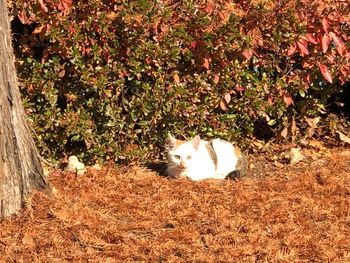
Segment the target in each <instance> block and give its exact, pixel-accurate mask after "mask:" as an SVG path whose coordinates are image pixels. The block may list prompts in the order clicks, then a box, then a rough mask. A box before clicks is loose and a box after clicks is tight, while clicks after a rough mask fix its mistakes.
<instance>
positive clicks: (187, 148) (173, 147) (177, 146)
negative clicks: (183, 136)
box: [165, 135, 201, 170]
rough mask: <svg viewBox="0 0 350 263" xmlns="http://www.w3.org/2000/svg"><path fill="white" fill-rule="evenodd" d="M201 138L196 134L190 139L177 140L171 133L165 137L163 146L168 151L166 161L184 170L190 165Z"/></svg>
mask: <svg viewBox="0 0 350 263" xmlns="http://www.w3.org/2000/svg"><path fill="white" fill-rule="evenodd" d="M200 141H201V138H200V137H199V136H198V135H197V136H195V137H194V138H193V139H192V140H190V141H183V140H177V139H176V138H174V137H173V136H171V135H168V138H167V139H166V143H165V147H166V149H167V151H168V162H169V164H172V165H174V164H175V165H177V166H178V167H179V168H180V169H183V170H186V169H188V168H189V167H191V164H192V163H193V162H194V159H195V157H196V154H197V150H198V148H199V143H200Z"/></svg>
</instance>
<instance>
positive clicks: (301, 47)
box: [297, 39, 309, 55]
mask: <svg viewBox="0 0 350 263" xmlns="http://www.w3.org/2000/svg"><path fill="white" fill-rule="evenodd" d="M297 45H298V48H299V50H300V53H301V55H309V50H308V49H307V43H306V41H305V40H302V39H299V40H298V42H297Z"/></svg>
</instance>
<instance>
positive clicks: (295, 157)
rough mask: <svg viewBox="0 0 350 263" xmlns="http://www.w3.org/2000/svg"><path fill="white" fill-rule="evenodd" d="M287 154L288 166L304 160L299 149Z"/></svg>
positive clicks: (293, 149) (291, 150)
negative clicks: (288, 155)
mask: <svg viewBox="0 0 350 263" xmlns="http://www.w3.org/2000/svg"><path fill="white" fill-rule="evenodd" d="M289 154H290V164H296V163H298V162H300V161H301V160H303V159H304V158H305V157H304V155H303V154H302V153H301V150H300V149H299V148H292V149H290V153H289Z"/></svg>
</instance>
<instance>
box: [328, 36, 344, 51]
mask: <svg viewBox="0 0 350 263" xmlns="http://www.w3.org/2000/svg"><path fill="white" fill-rule="evenodd" d="M329 36H330V37H331V38H332V39H333V41H334V43H335V45H336V46H337V51H338V53H339V55H341V56H342V55H344V53H345V45H344V42H343V40H342V39H341V38H340V37H338V36H337V35H336V34H334V33H333V32H330V33H329Z"/></svg>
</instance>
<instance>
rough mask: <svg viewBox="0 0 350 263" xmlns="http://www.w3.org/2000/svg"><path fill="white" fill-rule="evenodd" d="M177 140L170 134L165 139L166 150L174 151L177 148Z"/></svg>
mask: <svg viewBox="0 0 350 263" xmlns="http://www.w3.org/2000/svg"><path fill="white" fill-rule="evenodd" d="M176 142H177V140H176V138H174V137H173V136H172V135H171V134H170V133H169V134H168V137H167V138H166V139H165V148H166V149H167V150H171V149H174V148H175V146H176Z"/></svg>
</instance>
